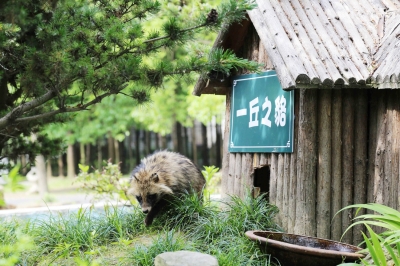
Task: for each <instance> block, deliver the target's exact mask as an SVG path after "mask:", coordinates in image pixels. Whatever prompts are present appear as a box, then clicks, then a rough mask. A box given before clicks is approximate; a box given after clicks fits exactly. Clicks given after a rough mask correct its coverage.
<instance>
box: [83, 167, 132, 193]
mask: <svg viewBox="0 0 400 266" xmlns="http://www.w3.org/2000/svg"><path fill="white" fill-rule="evenodd" d="M79 169H80V170H81V172H80V173H79V175H78V177H77V179H76V181H75V182H77V183H80V184H82V187H83V190H85V191H86V192H87V193H91V194H92V193H94V195H95V197H103V198H104V196H107V197H109V198H111V199H114V195H115V194H117V195H118V196H119V198H120V199H123V200H128V199H129V198H128V195H127V190H128V188H129V184H128V182H127V181H128V180H127V179H122V173H121V171H120V168H119V165H118V164H112V163H111V162H104V166H103V169H102V170H101V171H99V170H98V169H94V172H92V173H89V166H86V165H82V164H79Z"/></svg>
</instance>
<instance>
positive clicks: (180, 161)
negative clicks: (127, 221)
mask: <svg viewBox="0 0 400 266" xmlns="http://www.w3.org/2000/svg"><path fill="white" fill-rule="evenodd" d="M205 182H206V181H205V179H204V177H203V175H202V174H201V172H200V170H199V169H198V168H197V167H196V166H195V165H194V164H193V162H192V161H190V160H189V159H188V158H186V157H185V156H183V155H181V154H179V153H175V152H169V151H159V152H155V153H153V154H152V155H149V156H148V157H146V158H144V159H142V161H141V163H140V165H138V166H137V167H136V168H135V169H134V170H133V172H132V175H131V182H130V188H129V189H128V195H132V196H134V197H136V200H137V201H138V202H139V204H140V206H141V207H142V211H143V212H144V213H147V215H146V219H145V221H144V222H145V224H146V226H147V225H150V224H151V223H152V222H153V219H154V217H155V216H156V215H157V214H158V213H159V212H160V210H162V209H163V208H164V207H165V206H166V205H167V203H168V201H169V200H170V199H171V198H172V197H171V196H174V195H179V194H182V193H185V192H186V193H192V192H196V193H198V194H199V195H200V194H201V191H202V189H203V187H204V184H205Z"/></svg>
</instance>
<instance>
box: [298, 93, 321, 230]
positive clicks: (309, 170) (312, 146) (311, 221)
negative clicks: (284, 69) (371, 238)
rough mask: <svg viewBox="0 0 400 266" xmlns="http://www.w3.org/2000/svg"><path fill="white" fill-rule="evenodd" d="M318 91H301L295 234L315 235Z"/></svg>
mask: <svg viewBox="0 0 400 266" xmlns="http://www.w3.org/2000/svg"><path fill="white" fill-rule="evenodd" d="M316 102H317V91H316V90H304V89H302V90H300V99H299V115H298V117H299V130H298V134H299V135H298V143H297V145H298V151H297V202H296V221H295V228H294V232H295V233H296V234H306V235H309V236H315V235H316V221H315V219H316V217H315V207H316V206H315V199H316V164H317V137H316V132H317V108H316V107H317V106H316Z"/></svg>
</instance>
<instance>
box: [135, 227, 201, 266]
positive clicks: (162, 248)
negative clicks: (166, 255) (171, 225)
mask: <svg viewBox="0 0 400 266" xmlns="http://www.w3.org/2000/svg"><path fill="white" fill-rule="evenodd" d="M183 249H184V250H192V249H193V247H191V243H190V242H189V241H187V240H185V238H184V237H183V236H182V235H180V234H179V233H177V232H176V231H174V230H170V231H167V232H162V233H161V234H160V235H159V236H158V237H156V238H155V239H154V240H153V243H152V244H151V245H150V246H146V245H143V244H137V245H135V248H134V251H133V253H132V254H131V255H130V257H129V259H130V260H133V261H135V264H134V265H138V266H153V265H154V259H155V257H156V256H157V255H159V254H161V253H163V252H171V251H179V250H183Z"/></svg>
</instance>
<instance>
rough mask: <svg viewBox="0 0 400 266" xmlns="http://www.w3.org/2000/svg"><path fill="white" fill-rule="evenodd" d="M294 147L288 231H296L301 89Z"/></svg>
mask: <svg viewBox="0 0 400 266" xmlns="http://www.w3.org/2000/svg"><path fill="white" fill-rule="evenodd" d="M294 101H295V102H294V108H295V109H294V114H295V120H294V139H293V144H294V149H293V153H292V154H291V155H290V174H289V175H290V177H289V179H290V187H289V206H288V209H289V213H288V233H294V226H295V220H296V201H297V198H296V188H297V143H298V137H297V132H298V128H299V119H298V114H299V91H295V93H294Z"/></svg>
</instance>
